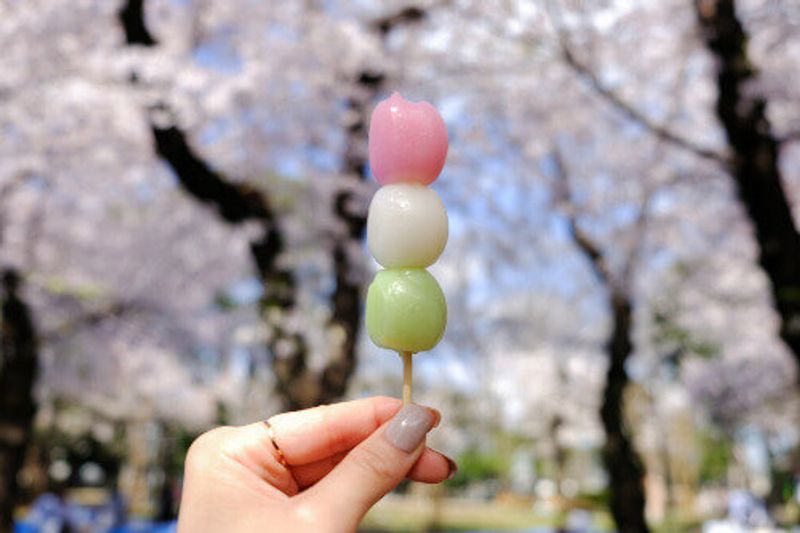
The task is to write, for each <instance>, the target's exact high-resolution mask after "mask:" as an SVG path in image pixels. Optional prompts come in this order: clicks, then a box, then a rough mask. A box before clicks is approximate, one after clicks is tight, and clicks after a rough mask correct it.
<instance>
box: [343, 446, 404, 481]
mask: <svg viewBox="0 0 800 533" xmlns="http://www.w3.org/2000/svg"><path fill="white" fill-rule="evenodd" d="M354 455H355V457H353V460H354V462H355V464H356V465H358V466H359V467H360V468H361V469H363V470H364V471H365V472H366V473H367V474H368V475H370V476H373V477H375V478H377V479H381V480H394V479H395V478H396V477H397V472H396V469H395V468H394V465H392V463H391V461H389V460H388V459H387V458H386V457H384V456H383V455H381V454H380V453H379V452H378V451H377V450H375V449H373V448H371V447H369V446H363V447H361V448H356V449H355V450H354Z"/></svg>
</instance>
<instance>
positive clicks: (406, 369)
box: [400, 352, 414, 405]
mask: <svg viewBox="0 0 800 533" xmlns="http://www.w3.org/2000/svg"><path fill="white" fill-rule="evenodd" d="M413 355H414V354H412V353H411V352H400V357H402V358H403V405H407V404H409V403H411V380H412V367H411V365H412V357H413Z"/></svg>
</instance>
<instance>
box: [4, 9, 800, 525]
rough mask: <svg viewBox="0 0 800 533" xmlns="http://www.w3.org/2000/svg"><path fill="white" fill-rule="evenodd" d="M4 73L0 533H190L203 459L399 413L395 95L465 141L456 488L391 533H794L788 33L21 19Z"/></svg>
mask: <svg viewBox="0 0 800 533" xmlns="http://www.w3.org/2000/svg"><path fill="white" fill-rule="evenodd" d="M0 50H2V52H0V130H1V133H0V269H2V284H1V286H2V289H1V290H0V305H1V306H2V319H0V320H2V322H1V323H0V324H1V325H2V330H1V331H2V333H1V336H0V349H1V350H2V351H0V521H1V522H0V523H1V524H2V525H0V530H3V531H5V530H11V529H12V520H16V522H17V525H16V528H17V530H18V531H63V530H70V531H106V530H110V529H113V528H117V530H119V531H123V530H133V529H137V528H138V530H157V529H158V528H162V529H166V530H168V529H169V528H170V527H171V526H170V525H169V524H170V521H171V520H173V519H174V517H175V513H176V508H177V502H178V500H179V496H180V485H181V470H182V461H183V458H184V454H185V452H186V449H187V447H188V445H189V443H190V442H191V441H192V440H193V438H195V437H196V436H197V435H198V434H200V433H201V432H203V431H205V430H207V429H208V428H211V427H213V426H214V425H217V424H242V423H247V422H252V421H257V420H261V419H264V418H266V417H268V416H269V415H271V414H273V413H276V412H279V411H282V410H286V409H297V408H302V407H307V406H311V405H315V404H319V403H329V402H333V401H337V400H340V399H347V398H356V397H362V396H366V395H372V394H387V395H394V396H397V395H399V392H400V383H401V375H402V372H401V368H402V366H401V362H400V359H399V358H398V357H397V355H396V354H393V353H391V352H387V351H383V350H380V349H377V348H376V347H375V346H374V345H372V344H371V342H369V340H368V339H367V338H366V336H365V333H364V328H363V327H362V312H363V296H364V294H365V288H366V285H367V284H368V283H369V281H370V279H371V276H372V274H373V273H374V272H375V270H376V267H377V265H376V264H375V263H374V262H373V261H372V259H371V257H370V256H369V254H368V253H366V251H365V245H364V226H365V215H366V207H367V205H368V202H369V200H370V198H371V195H372V194H373V192H374V191H375V189H376V187H377V184H376V183H375V182H374V180H372V179H371V177H370V176H369V167H368V161H367V155H366V143H367V135H366V134H367V128H368V124H369V117H370V113H371V111H372V109H373V107H374V106H375V104H376V103H377V102H378V101H379V100H380V99H382V98H385V97H387V96H388V95H389V94H390V93H391V92H392V91H395V90H398V91H400V92H401V93H402V94H403V95H404V96H405V97H407V98H409V99H412V100H423V99H424V100H428V101H430V102H431V103H432V104H433V105H434V106H436V107H437V108H438V109H439V110H440V112H441V113H442V115H443V117H444V119H445V122H446V123H447V126H448V130H449V135H450V151H449V155H448V160H447V165H446V166H445V171H444V173H443V175H442V176H441V178H440V179H439V180H438V181H437V182H436V183H435V184H434V188H435V189H436V190H437V192H438V193H439V194H440V195H441V196H442V198H443V199H444V202H445V204H446V206H447V209H448V212H449V216H450V228H451V230H450V241H449V243H448V246H447V248H446V251H445V253H444V255H443V256H442V258H441V259H440V260H439V262H438V263H437V264H436V265H434V267H433V268H432V271H433V273H434V275H435V276H436V277H437V278H438V279H439V280H440V282H441V284H442V286H443V289H444V291H445V293H446V296H447V300H448V304H449V325H448V329H447V332H446V335H445V337H444V340H443V341H442V343H441V344H440V345H439V346H438V347H437V348H436V349H435V350H433V351H432V352H430V353H424V354H420V355H418V356H417V357H416V358H415V362H416V365H415V380H416V381H415V397H416V401H419V402H424V403H427V404H429V405H433V406H436V407H438V408H439V409H440V410H441V411H442V412H443V415H444V421H443V424H442V426H441V427H440V428H439V429H437V430H436V432H434V434H433V435H432V436H431V437H430V438H429V444H430V445H431V446H433V447H436V448H438V449H441V450H443V451H444V452H445V453H447V454H449V455H450V456H452V457H455V458H456V459H457V461H458V463H459V466H460V470H459V472H458V475H457V476H456V477H455V478H453V479H452V480H450V481H448V482H447V483H445V484H444V486H441V487H427V486H422V485H417V484H408V485H404V486H401V487H400V489H399V490H398V491H396V493H394V494H392V495H391V496H389V497H387V498H386V499H385V500H384V501H382V502H381V503H380V504H379V505H378V506H377V507H376V508H375V509H374V510H373V512H372V513H371V514H370V515H369V516H368V518H367V520H366V522H365V524H364V528H365V531H419V530H429V531H433V530H439V531H462V530H463V531H477V530H481V531H506V530H528V531H556V530H560V531H565V530H570V531H612V530H616V531H624V532H633V531H647V530H648V529H650V530H652V531H696V530H700V529H702V530H704V531H748V530H755V529H758V528H760V530H778V529H780V530H791V529H792V528H793V527H796V526H795V525H796V524H797V523H798V519H799V517H800V495H799V494H798V483H799V482H800V423H798V422H800V401H799V399H800V395H798V392H800V385H799V383H800V379H799V378H798V364H799V363H800V233H799V232H798V228H799V227H800V206H798V200H799V199H800V4H798V3H797V2H796V1H794V0H735V1H734V0H660V1H659V2H648V1H645V0H592V1H586V0H552V1H547V0H530V1H525V0H497V1H476V0H473V1H469V0H450V1H446V0H441V1H432V0H431V1H428V0H417V1H413V2H408V1H395V0H391V1H378V0H374V1H369V0H357V1H338V0H316V1H315V0H302V1H301V0H295V1H277V0H271V1H264V0H236V1H233V0H229V1H225V2H222V1H217V2H213V1H211V0H127V1H111V0H72V1H65V0H2V1H0ZM795 530H796V529H795Z"/></svg>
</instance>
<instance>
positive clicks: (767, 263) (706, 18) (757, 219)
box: [695, 0, 800, 377]
mask: <svg viewBox="0 0 800 533" xmlns="http://www.w3.org/2000/svg"><path fill="white" fill-rule="evenodd" d="M695 7H696V11H697V17H698V20H699V24H700V27H701V29H702V33H703V38H704V40H705V43H706V46H707V48H708V50H709V52H710V53H711V54H712V55H713V56H714V58H715V59H716V62H717V69H718V72H717V90H718V96H717V105H716V113H717V117H718V118H719V120H720V122H721V124H722V126H723V128H724V130H725V134H726V136H727V139H728V146H729V148H730V150H731V152H732V154H733V162H732V167H731V172H732V175H733V178H734V180H735V182H736V186H737V190H738V194H739V198H740V199H741V201H742V203H743V204H744V207H745V209H746V211H747V214H748V216H749V217H750V220H751V222H752V224H753V228H754V230H755V237H756V241H757V244H758V260H759V263H760V265H761V267H762V268H763V269H764V272H765V273H766V274H767V277H768V278H769V280H770V283H771V286H772V296H773V300H774V305H775V308H776V309H777V311H778V313H779V315H780V317H781V330H780V333H781V337H782V338H783V340H784V341H785V342H786V344H787V345H788V347H789V349H790V350H791V351H792V353H793V354H794V357H795V359H796V360H797V363H798V365H800V234H798V231H797V228H796V226H795V224H794V220H793V218H792V211H791V207H790V203H789V200H788V198H787V197H786V192H785V190H784V188H783V180H782V176H781V171H780V167H779V165H778V157H779V149H780V143H779V141H778V139H777V138H776V137H775V135H774V134H773V132H772V128H771V125H770V122H769V120H768V118H767V115H766V107H767V102H766V100H765V98H764V96H763V95H760V94H758V92H757V91H754V90H753V86H752V85H753V82H754V81H755V78H756V73H755V71H754V69H753V66H752V65H751V63H750V60H749V58H748V56H747V41H748V35H747V33H746V32H745V29H744V27H743V26H742V23H741V21H739V19H738V17H737V15H736V3H735V1H734V0H695ZM798 377H800V372H799V373H798Z"/></svg>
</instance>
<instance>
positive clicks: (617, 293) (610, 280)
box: [553, 149, 648, 533]
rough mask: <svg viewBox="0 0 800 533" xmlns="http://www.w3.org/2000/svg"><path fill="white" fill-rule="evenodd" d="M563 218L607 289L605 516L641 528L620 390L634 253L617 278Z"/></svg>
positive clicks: (563, 178)
mask: <svg viewBox="0 0 800 533" xmlns="http://www.w3.org/2000/svg"><path fill="white" fill-rule="evenodd" d="M553 158H554V163H555V167H556V173H557V178H558V179H559V182H558V183H559V188H558V189H557V190H556V191H555V194H556V196H558V197H559V198H560V199H561V200H562V201H564V202H567V203H571V202H572V192H571V191H570V183H569V181H570V180H569V173H568V172H567V168H566V166H565V163H564V160H563V159H562V157H561V155H560V153H559V151H558V150H557V149H556V150H554V152H553ZM573 207H574V206H573ZM567 222H568V227H569V234H570V237H571V239H572V242H573V243H574V244H575V246H576V247H577V248H578V251H579V252H580V253H581V254H582V255H583V256H584V257H585V258H586V260H587V261H588V262H589V266H590V267H591V268H592V272H593V274H594V275H595V278H596V279H597V281H598V282H599V283H600V285H601V286H602V287H603V288H604V289H605V290H606V291H607V293H608V311H609V313H610V314H611V323H612V328H611V333H610V335H609V337H608V340H607V342H606V346H605V348H606V353H607V355H608V359H609V361H608V371H607V372H606V384H605V389H604V390H603V403H602V405H601V406H600V419H601V421H602V423H603V430H604V431H605V436H606V441H605V444H604V445H603V463H604V464H605V467H606V472H608V477H609V484H608V490H609V493H610V494H609V498H610V502H609V504H610V507H611V515H612V516H613V517H614V521H615V522H616V524H617V528H618V529H619V531H620V533H639V532H646V531H648V528H647V522H646V520H645V517H644V507H645V495H644V483H643V481H644V479H643V478H644V467H643V466H642V462H641V460H640V459H639V456H638V454H637V453H636V450H635V449H634V447H633V443H632V441H631V438H630V436H629V435H628V430H627V428H626V426H625V409H624V407H625V404H624V400H625V389H626V387H627V386H628V382H629V381H630V380H629V379H628V373H627V371H626V370H625V363H626V362H627V361H628V358H629V357H630V355H631V353H632V352H633V341H632V340H631V331H632V328H633V301H632V298H631V295H630V292H629V290H628V289H627V287H629V286H630V285H631V280H630V279H629V276H630V275H631V272H632V271H633V261H635V260H636V257H635V252H632V255H631V256H630V257H628V260H627V263H628V265H627V266H626V268H625V269H623V272H625V273H626V276H623V279H621V280H619V279H617V278H616V277H615V275H614V274H613V273H612V271H611V269H610V268H609V265H608V262H607V260H606V253H605V251H604V250H603V249H602V248H601V247H600V245H599V244H598V243H597V242H595V240H594V239H593V238H592V236H591V235H589V234H588V233H586V232H584V231H583V230H582V229H581V227H580V226H579V225H578V221H577V217H576V213H575V209H568V210H567ZM638 223H639V224H643V223H644V218H642V217H640V219H639V222H638ZM643 235H644V234H643V233H641V232H640V235H639V237H638V238H639V239H641V238H643ZM633 249H634V250H635V249H636V247H634V248H633ZM626 278H628V279H626Z"/></svg>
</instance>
